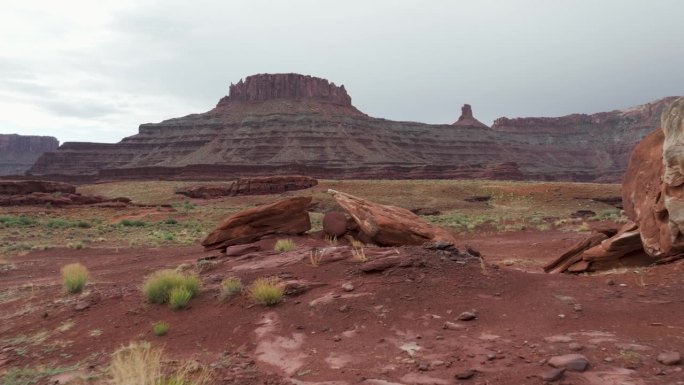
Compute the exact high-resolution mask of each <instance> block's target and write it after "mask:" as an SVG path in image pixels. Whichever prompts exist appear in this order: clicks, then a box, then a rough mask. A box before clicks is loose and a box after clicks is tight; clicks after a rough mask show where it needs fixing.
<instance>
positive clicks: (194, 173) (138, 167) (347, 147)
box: [29, 74, 671, 182]
mask: <svg viewBox="0 0 684 385" xmlns="http://www.w3.org/2000/svg"><path fill="white" fill-rule="evenodd" d="M351 100H352V99H351V97H350V96H349V94H348V93H347V90H346V89H345V88H344V86H341V85H340V86H337V85H335V84H334V83H331V82H329V81H328V80H325V79H321V78H316V77H312V76H305V75H299V74H259V75H253V76H249V77H247V78H246V79H244V80H240V81H239V82H238V83H237V84H232V85H231V86H230V87H229V94H228V95H227V96H225V97H223V98H222V99H221V100H220V101H219V102H218V103H217V105H216V107H215V108H213V109H212V110H210V111H208V112H205V113H201V114H193V115H188V116H185V117H181V118H174V119H169V120H165V121H163V122H161V123H154V124H143V125H141V126H140V129H139V132H138V134H137V135H133V136H130V137H127V138H124V139H123V140H122V141H121V142H119V143H116V144H98V143H64V144H63V145H62V146H61V147H60V148H59V149H58V150H57V151H54V152H49V153H46V154H45V155H43V156H42V157H41V158H40V159H39V160H38V161H37V162H36V163H35V165H34V166H33V167H32V168H31V170H30V171H29V172H30V174H32V175H35V176H40V177H50V178H53V179H62V180H73V181H85V180H97V179H101V180H102V179H154V178H161V179H174V178H176V179H231V178H232V179H234V178H236V177H239V176H258V175H278V174H287V173H295V174H303V175H308V176H313V177H316V178H330V179H346V178H484V179H538V180H568V181H612V182H614V181H619V180H620V178H621V175H622V173H623V172H624V170H625V168H626V166H627V158H628V156H629V152H630V151H631V149H632V147H633V146H634V144H635V143H636V142H637V141H639V140H640V139H641V138H642V137H643V136H644V135H645V134H646V133H647V132H648V131H650V130H651V129H653V128H655V127H657V126H658V124H659V123H658V116H659V114H660V111H661V110H662V108H664V106H665V105H666V104H667V103H668V101H670V100H671V99H668V98H666V99H663V100H660V101H657V102H654V103H651V104H647V105H644V106H639V107H635V108H632V109H628V110H624V111H613V112H606V113H600V114H594V115H569V116H566V117H561V118H521V119H507V118H500V119H497V120H496V122H495V123H494V124H493V126H492V127H487V126H486V125H484V124H483V123H481V122H480V121H478V120H477V119H476V118H475V117H474V116H473V110H472V108H471V107H470V105H464V106H463V107H462V109H461V116H460V118H459V119H458V120H457V121H456V122H455V123H453V124H442V125H434V124H424V123H416V122H397V121H391V120H386V119H378V118H373V117H370V116H368V115H366V114H364V113H363V112H361V111H359V110H358V109H356V107H354V106H353V105H352V103H351Z"/></svg>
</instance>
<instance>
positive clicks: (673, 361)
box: [657, 351, 682, 366]
mask: <svg viewBox="0 0 684 385" xmlns="http://www.w3.org/2000/svg"><path fill="white" fill-rule="evenodd" d="M657 360H658V362H660V363H661V364H663V365H668V366H669V365H677V364H679V363H680V362H682V356H681V355H680V354H679V352H675V351H668V352H662V353H660V354H658V358H657Z"/></svg>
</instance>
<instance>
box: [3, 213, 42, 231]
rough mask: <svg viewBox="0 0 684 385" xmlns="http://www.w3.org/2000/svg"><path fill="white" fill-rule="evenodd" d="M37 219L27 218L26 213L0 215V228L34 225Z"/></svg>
mask: <svg viewBox="0 0 684 385" xmlns="http://www.w3.org/2000/svg"><path fill="white" fill-rule="evenodd" d="M37 224H38V221H36V220H35V219H32V218H29V217H27V216H26V215H20V216H18V217H13V216H11V215H0V228H5V227H6V228H12V227H35V226H36V225H37Z"/></svg>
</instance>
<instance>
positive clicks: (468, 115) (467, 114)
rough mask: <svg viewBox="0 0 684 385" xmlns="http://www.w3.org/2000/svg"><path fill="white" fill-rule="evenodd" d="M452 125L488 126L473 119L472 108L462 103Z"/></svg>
mask: <svg viewBox="0 0 684 385" xmlns="http://www.w3.org/2000/svg"><path fill="white" fill-rule="evenodd" d="M454 126H466V127H479V128H489V127H487V125H486V124H484V123H482V122H480V121H479V120H477V119H475V117H474V116H473V108H472V107H471V106H470V104H464V105H463V107H461V116H459V117H458V120H457V121H456V122H455V123H454Z"/></svg>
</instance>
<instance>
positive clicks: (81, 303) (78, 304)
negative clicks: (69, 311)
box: [74, 301, 90, 311]
mask: <svg viewBox="0 0 684 385" xmlns="http://www.w3.org/2000/svg"><path fill="white" fill-rule="evenodd" d="M89 307H90V302H88V301H78V302H76V306H74V310H78V311H81V310H85V309H87V308H89Z"/></svg>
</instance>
